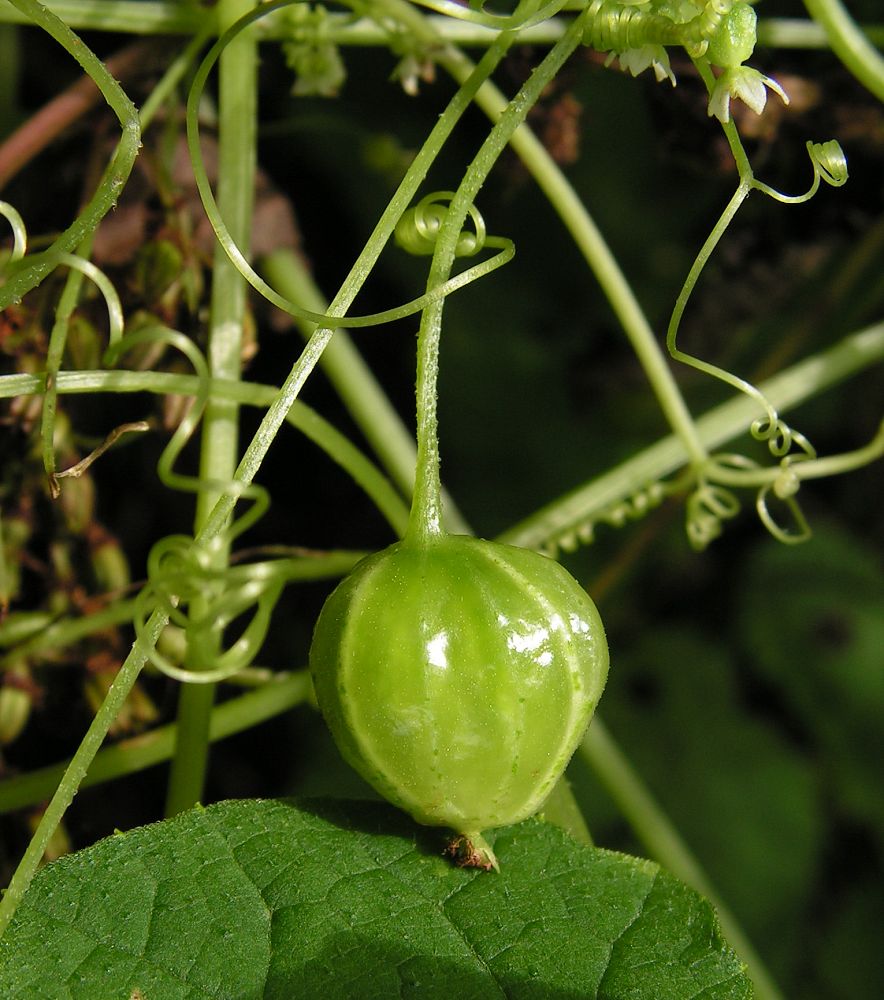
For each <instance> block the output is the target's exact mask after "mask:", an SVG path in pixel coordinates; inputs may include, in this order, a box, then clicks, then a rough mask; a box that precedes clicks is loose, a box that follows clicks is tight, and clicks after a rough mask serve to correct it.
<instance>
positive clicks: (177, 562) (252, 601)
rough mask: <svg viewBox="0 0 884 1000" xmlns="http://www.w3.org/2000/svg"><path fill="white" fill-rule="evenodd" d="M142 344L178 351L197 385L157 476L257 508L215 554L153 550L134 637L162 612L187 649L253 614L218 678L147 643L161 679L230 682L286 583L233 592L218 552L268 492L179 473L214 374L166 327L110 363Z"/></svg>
mask: <svg viewBox="0 0 884 1000" xmlns="http://www.w3.org/2000/svg"><path fill="white" fill-rule="evenodd" d="M142 343H160V344H165V345H167V346H170V347H174V348H175V349H176V350H178V351H180V352H181V353H182V354H184V356H185V357H186V358H187V359H188V361H189V362H190V363H191V365H192V366H193V369H194V372H195V374H196V376H197V378H198V380H199V389H198V392H197V395H196V396H195V398H194V400H193V404H192V405H191V407H190V409H189V410H188V412H187V414H186V415H185V417H184V419H183V420H182V421H181V423H180V424H179V425H178V427H177V428H176V429H175V432H174V434H173V435H172V437H171V439H170V440H169V442H168V444H167V445H166V447H165V448H164V449H163V453H162V455H161V456H160V459H159V462H158V463H157V475H158V476H159V478H160V480H161V482H162V483H163V484H164V485H165V486H167V487H168V488H169V489H174V490H183V491H186V492H190V493H197V492H199V491H200V490H204V489H210V490H224V491H226V492H227V493H229V494H232V495H234V496H236V497H238V498H248V499H250V500H252V501H253V503H252V506H251V507H250V508H249V509H248V510H247V511H246V512H245V513H244V514H242V515H241V516H240V517H239V518H238V519H237V520H236V521H234V522H233V523H232V524H230V525H229V526H228V527H227V528H226V530H225V531H224V532H222V533H221V535H219V536H218V538H217V539H215V541H214V542H213V544H212V545H211V546H201V545H197V544H196V543H195V541H194V539H193V538H191V537H189V536H185V535H172V536H169V537H167V538H164V539H161V540H160V541H159V542H157V544H156V545H155V546H154V547H153V549H152V550H151V552H150V554H149V556H148V563H147V576H148V583H147V586H146V587H144V588H143V590H142V591H141V593H140V594H139V595H138V597H137V598H136V601H135V616H134V626H135V633H136V636H138V637H139V638H146V635H147V630H148V623H149V620H150V618H151V615H152V614H153V613H154V612H155V611H157V610H159V611H160V612H161V613H162V614H164V615H167V616H168V617H169V620H170V622H171V623H172V624H173V625H176V626H178V627H179V628H181V629H183V630H184V632H185V634H186V636H187V638H188V641H189V642H190V641H193V642H194V643H199V642H200V641H203V640H204V638H205V635H206V634H207V633H210V632H212V630H213V629H219V628H220V629H224V628H226V627H227V626H228V625H229V624H230V623H231V622H233V621H234V620H236V619H238V618H239V617H241V616H242V615H244V614H245V613H246V612H247V611H248V610H249V609H250V608H253V607H254V611H253V613H252V617H251V619H250V620H249V622H248V624H247V625H246V626H245V627H244V628H243V630H242V632H241V634H240V636H239V638H238V639H237V640H236V641H235V642H234V643H233V644H232V645H231V646H230V647H229V648H228V649H226V650H224V651H223V652H221V653H219V655H218V657H217V659H216V667H215V668H214V669H212V670H198V671H191V670H187V669H185V668H182V667H180V666H178V665H177V664H175V663H173V662H172V661H171V660H170V659H169V658H168V657H166V656H165V655H164V654H163V653H161V652H160V651H159V650H157V649H155V648H151V645H150V644H148V643H147V642H145V648H149V649H150V650H151V651H150V653H149V654H148V658H149V659H150V661H151V663H153V664H154V666H156V667H157V668H158V669H159V670H161V671H162V672H163V673H166V674H168V675H169V676H170V677H174V678H175V679H177V680H180V681H193V682H197V683H210V682H214V681H220V680H224V679H226V678H228V677H230V676H232V675H233V674H235V673H237V672H238V671H240V670H242V669H243V668H244V667H245V666H247V665H248V664H249V663H250V662H251V659H252V658H253V657H254V656H255V655H256V653H257V652H258V650H259V649H260V647H261V644H262V643H263V641H264V637H265V636H266V633H267V629H268V627H269V624H270V615H271V613H272V610H273V607H274V605H275V604H276V602H277V600H278V599H279V595H280V593H281V592H282V587H283V581H282V580H280V579H278V578H276V577H271V578H266V579H261V580H254V579H252V580H247V581H245V582H243V583H237V584H236V586H234V587H231V586H230V571H229V568H224V569H216V568H215V567H214V566H213V564H212V557H211V553H212V551H213V550H214V549H215V548H216V547H218V546H225V547H226V546H228V545H229V544H230V542H231V541H232V540H233V539H234V538H236V537H237V536H239V535H241V534H242V533H243V532H244V531H246V530H247V529H248V528H249V527H251V526H252V525H253V524H254V523H255V522H256V521H257V520H258V519H259V518H260V517H261V516H262V515H263V514H264V512H265V511H266V510H267V508H268V506H269V503H270V500H269V495H268V493H267V491H266V490H265V489H264V488H263V487H261V486H259V485H257V484H255V483H252V484H250V485H246V484H244V483H242V482H239V481H231V482H216V481H214V480H207V479H201V478H197V477H194V476H187V475H183V474H182V473H179V472H176V471H175V469H174V465H175V462H176V460H177V459H178V456H179V455H180V454H181V451H182V450H183V448H184V446H185V445H186V444H187V442H188V441H189V440H190V438H191V437H192V436H193V433H194V431H195V430H196V428H197V426H198V424H199V422H200V420H201V419H202V415H203V411H204V410H205V406H206V402H207V400H208V395H209V384H210V380H209V372H208V365H207V363H206V359H205V358H204V357H203V355H202V352H201V351H200V350H199V349H198V348H197V347H196V346H195V345H194V343H193V342H192V341H191V340H189V339H188V338H187V337H185V336H184V334H182V333H179V332H178V331H177V330H170V329H168V328H166V327H149V328H145V329H141V330H137V331H135V332H133V333H130V334H128V335H127V336H125V337H124V338H123V339H122V340H120V341H119V342H117V343H116V344H115V345H113V346H112V347H111V348H109V350H108V352H107V356H106V360H107V361H108V363H110V364H114V363H116V362H117V360H118V359H119V357H120V356H121V354H122V353H123V352H125V351H126V350H128V349H130V348H131V347H133V346H135V345H136V344H142ZM194 601H198V602H199V606H200V608H201V611H202V613H201V614H200V615H199V616H198V617H192V616H191V615H189V614H188V613H187V610H188V609H189V607H190V605H191V603H192V602H194Z"/></svg>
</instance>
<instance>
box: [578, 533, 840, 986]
mask: <svg viewBox="0 0 884 1000" xmlns="http://www.w3.org/2000/svg"><path fill="white" fill-rule="evenodd" d="M766 544H770V546H771V547H774V543H766ZM737 680H738V666H737V663H736V662H735V660H734V657H733V656H732V655H731V651H730V648H729V646H728V644H727V643H726V642H725V641H722V638H721V636H720V635H717V636H710V637H706V636H703V635H702V634H697V633H696V630H693V631H689V630H687V629H685V628H677V627H674V626H673V627H668V628H667V627H658V628H657V629H655V630H653V631H651V630H648V632H647V633H646V634H643V635H640V636H637V637H636V638H635V641H634V643H633V645H631V646H630V647H627V648H624V647H623V646H621V647H620V648H618V652H617V657H616V663H615V666H614V669H613V671H612V674H611V679H610V681H609V684H608V689H607V690H606V692H605V697H604V700H603V703H602V705H603V709H604V717H605V722H606V723H607V724H608V725H609V727H610V729H611V731H612V733H613V734H614V735H615V737H616V738H617V739H618V741H620V742H621V743H622V745H623V748H624V750H625V752H626V753H627V754H628V756H629V759H630V760H631V761H632V763H633V764H634V765H635V767H636V768H637V769H638V771H639V773H640V774H641V775H642V777H643V778H644V779H645V780H646V781H647V782H648V784H649V786H650V788H651V789H652V791H653V793H654V795H655V796H656V797H657V798H658V799H659V801H660V802H661V804H662V806H663V808H664V809H665V811H666V814H667V815H668V816H669V817H670V818H671V819H672V821H673V822H674V823H675V826H676V828H677V829H678V830H679V832H680V833H681V834H682V836H684V838H685V839H686V841H687V843H688V844H689V845H690V847H691V849H692V851H693V852H694V853H695V854H696V856H697V857H698V859H699V861H700V863H701V864H702V866H703V868H704V869H705V870H706V871H707V872H708V874H709V876H710V878H711V881H712V884H713V885H714V886H715V887H716V889H717V890H718V892H719V893H720V894H721V897H722V898H723V899H724V900H726V901H727V903H728V905H729V907H730V908H732V909H733V911H734V912H735V913H736V915H737V918H738V919H739V920H740V922H741V924H742V925H743V926H744V928H745V930H746V932H747V933H748V935H749V937H750V939H751V940H753V941H754V942H756V943H757V944H758V946H760V947H761V948H762V949H763V952H764V955H765V959H766V960H767V961H770V962H772V964H773V965H774V968H775V969H776V972H777V974H778V975H779V976H780V977H782V978H783V979H784V981H788V979H789V977H790V976H792V975H793V973H794V968H793V962H794V958H793V956H796V955H804V953H805V952H806V938H805V937H804V936H803V934H802V930H801V925H800V922H799V921H800V919H801V917H802V914H803V913H804V912H805V911H806V908H807V906H808V904H809V902H810V899H811V894H812V892H813V886H814V878H815V877H816V872H817V870H818V866H819V864H820V863H821V857H822V851H823V835H824V825H823V814H822V810H821V807H820V801H819V789H818V786H817V783H816V779H815V776H814V771H813V766H812V764H811V762H810V761H808V760H806V759H805V758H804V757H803V756H802V755H801V753H800V752H799V751H798V750H796V749H795V748H794V747H792V746H790V744H789V742H788V741H787V740H786V739H784V738H783V737H782V736H781V735H780V734H778V732H777V730H776V729H775V728H774V727H772V726H770V725H769V724H768V723H767V721H766V720H765V719H764V718H757V717H754V716H753V715H751V714H749V713H748V712H747V711H746V709H745V706H744V704H743V703H742V700H741V696H740V692H739V687H738V684H737ZM574 777H575V780H581V775H580V773H579V772H578V773H577V774H576V775H575V776H574ZM591 788H592V786H590V787H584V788H582V789H581V790H580V791H579V793H578V794H579V799H580V801H581V804H585V805H586V810H585V811H586V812H587V814H588V820H589V824H590V828H591V829H592V830H593V831H594V832H595V833H596V835H597V836H598V837H599V838H605V839H606V840H607V841H608V842H610V840H611V838H612V837H613V836H614V834H615V831H616V826H615V825H614V824H616V823H618V822H622V821H620V820H619V819H613V817H611V818H607V819H606V818H605V817H604V816H603V815H602V813H601V809H600V802H601V795H602V793H601V791H600V790H595V791H593V790H591Z"/></svg>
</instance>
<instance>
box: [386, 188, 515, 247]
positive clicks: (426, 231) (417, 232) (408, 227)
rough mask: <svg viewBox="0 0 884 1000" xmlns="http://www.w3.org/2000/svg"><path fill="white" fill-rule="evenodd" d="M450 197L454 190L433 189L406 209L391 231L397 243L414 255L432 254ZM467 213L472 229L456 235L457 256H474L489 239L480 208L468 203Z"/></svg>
mask: <svg viewBox="0 0 884 1000" xmlns="http://www.w3.org/2000/svg"><path fill="white" fill-rule="evenodd" d="M453 197H454V192H453V191H434V192H433V193H432V194H428V195H427V196H426V197H425V198H421V200H420V201H419V202H418V203H417V204H416V205H415V206H414V207H413V208H410V209H408V211H407V212H405V213H404V214H403V216H402V218H401V219H400V220H399V222H398V223H397V224H396V229H395V231H394V234H393V235H394V238H395V240H396V245H397V246H398V247H400V248H401V249H403V250H405V251H406V252H407V253H411V254H415V255H416V256H425V257H430V256H432V255H433V253H434V252H435V249H436V240H437V239H438V237H439V230H440V229H441V228H442V223H443V222H444V221H445V217H446V216H447V215H448V204H449V203H450V202H451V199H452V198H453ZM469 214H470V219H471V220H472V223H473V226H474V227H475V231H474V232H470V231H469V230H468V229H465V230H463V231H462V232H461V233H460V234H459V235H458V237H457V245H456V248H455V256H456V257H473V256H474V255H475V254H477V253H479V251H480V250H482V248H483V247H484V246H485V245H486V243H487V242H488V235H487V232H486V229H485V220H484V219H483V218H482V216H481V214H480V213H479V210H478V209H477V208H476V207H475V206H473V205H471V206H470V209H469ZM491 240H492V241H493V242H492V243H491V245H492V246H501V245H506V244H508V243H509V241H508V240H504V241H500V240H498V239H497V238H496V237H491Z"/></svg>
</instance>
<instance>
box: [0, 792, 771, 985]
mask: <svg viewBox="0 0 884 1000" xmlns="http://www.w3.org/2000/svg"><path fill="white" fill-rule="evenodd" d="M443 846H444V834H443V833H442V832H440V831H438V830H429V829H427V828H422V827H417V826H415V825H414V824H413V823H412V822H411V821H410V820H409V819H408V818H407V817H406V816H404V814H401V813H399V812H397V811H396V810H393V809H392V808H391V807H389V806H387V805H386V804H376V803H359V804H356V803H352V802H351V803H332V802H328V801H319V800H315V801H304V802H302V803H300V804H298V805H294V804H291V803H287V802H279V801H277V802H268V801H242V802H225V803H221V804H220V805H217V806H212V807H211V808H208V809H197V810H194V811H193V812H190V813H186V814H183V815H181V816H179V817H176V818H174V819H172V820H168V821H166V822H163V823H158V824H155V825H153V826H148V827H143V828H140V829H138V830H134V831H132V832H131V833H125V834H117V835H116V836H114V837H110V838H108V839H107V840H104V841H101V842H100V843H98V844H96V845H95V846H94V847H92V848H90V849H88V850H85V851H81V852H80V853H78V854H74V855H71V856H69V857H67V858H63V859H62V860H60V861H57V862H55V863H53V864H51V865H49V866H47V868H45V869H44V870H43V871H42V872H41V873H40V875H38V877H37V878H36V879H35V881H34V883H33V885H32V887H31V890H30V892H29V893H28V895H27V897H26V898H25V901H24V902H23V904H22V906H21V907H20V908H19V910H18V912H17V914H16V917H15V920H14V922H13V923H12V925H11V926H10V928H9V930H8V932H7V934H6V935H5V937H4V938H3V940H2V941H0V995H2V996H4V997H12V996H15V997H37V996H39V997H41V998H44V997H45V998H47V1000H53V998H61V997H65V998H69V997H78V998H87V1000H104V998H108V1000H110V998H112V997H113V998H117V997H120V998H128V997H129V996H130V994H131V993H132V992H133V991H134V990H136V989H137V990H138V991H140V994H141V995H142V996H143V997H144V998H145V1000H178V998H187V1000H198V998H199V1000H202V998H214V1000H222V998H223V1000H240V998H253V997H278V998H281V1000H291V998H293V997H309V996H317V995H320V996H323V997H324V998H328V1000H334V998H350V997H352V998H354V1000H355V998H359V1000H373V998H377V1000H384V998H389V997H415V998H420V1000H433V998H445V1000H450V998H451V997H458V998H464V1000H469V998H475V1000H485V998H488V1000H491V998H501V997H507V998H526V1000H529V998H541V997H542V998H545V1000H547V998H548V1000H579V998H594V997H598V998H600V1000H601V998H604V1000H619V998H623V1000H626V998H629V1000H642V998H647V1000H691V998H694V997H696V998H699V997H702V998H703V1000H744V998H749V997H751V995H752V992H751V987H750V985H749V983H748V980H747V979H746V978H745V976H744V974H743V972H742V969H741V967H740V964H739V962H738V961H737V959H736V958H735V956H734V955H733V954H732V953H731V952H730V951H729V949H728V948H727V947H726V945H724V943H723V942H722V940H721V937H720V934H719V931H718V926H717V923H716V920H715V916H714V913H713V911H712V909H711V907H710V906H709V904H708V903H706V902H705V900H703V899H701V898H700V897H699V896H698V895H696V893H694V892H692V891H691V890H689V889H687V888H686V887H685V886H683V885H682V884H681V883H679V882H677V881H676V880H675V879H673V878H672V877H671V876H669V875H667V874H666V873H665V872H663V871H661V870H660V869H659V868H658V867H657V866H656V865H654V864H652V863H651V862H648V861H642V860H638V859H636V858H630V857H626V856H624V855H620V854H614V853H612V852H608V851H602V850H597V849H590V848H585V847H581V846H579V845H577V844H575V843H574V842H573V841H571V840H569V839H568V838H567V837H566V836H565V834H563V833H562V832H561V831H560V830H558V829H557V828H555V827H552V826H550V825H548V824H545V823H543V822H541V821H539V820H530V821H528V822H526V823H522V824H519V825H517V826H513V827H508V828H505V829H503V830H500V831H498V833H497V836H496V838H494V846H495V850H496V852H497V856H498V858H499V860H500V863H501V868H502V874H500V875H496V874H493V873H486V872H478V871H475V870H472V871H468V870H463V869H458V868H455V867H453V866H452V865H451V864H450V863H449V862H448V861H446V860H445V859H443V857H442V856H441V851H442V848H443ZM136 995H137V994H136Z"/></svg>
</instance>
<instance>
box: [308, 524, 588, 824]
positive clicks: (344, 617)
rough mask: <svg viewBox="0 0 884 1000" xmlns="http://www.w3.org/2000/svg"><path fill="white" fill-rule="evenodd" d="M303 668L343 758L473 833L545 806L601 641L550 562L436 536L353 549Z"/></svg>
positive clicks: (579, 592)
mask: <svg viewBox="0 0 884 1000" xmlns="http://www.w3.org/2000/svg"><path fill="white" fill-rule="evenodd" d="M310 669H311V671H312V674H313V681H314V685H315V688H316V696H317V699H318V701H319V706H320V708H321V709H322V712H323V715H324V716H325V718H326V721H327V722H328V725H329V728H330V729H331V732H332V735H333V736H334V739H335V742H336V743H337V745H338V747H339V748H340V750H341V753H342V754H343V756H344V757H345V758H346V760H347V761H349V763H350V764H351V765H352V766H353V767H354V768H355V769H356V770H357V771H358V772H359V773H360V774H361V775H362V776H363V777H364V778H365V779H366V780H367V781H368V782H369V783H370V784H371V785H372V786H374V788H375V789H377V791H379V792H380V793H381V794H382V795H384V796H385V797H386V798H387V799H389V800H390V801H391V802H393V803H395V804H396V805H398V806H400V807H401V808H402V809H404V810H406V811H407V812H409V813H410V814H411V815H412V816H413V817H414V818H415V819H416V820H417V821H418V822H420V823H424V824H427V825H430V826H447V827H451V828H452V829H454V830H455V831H457V832H459V833H461V834H465V835H467V836H474V835H478V834H480V833H481V831H482V830H485V829H489V828H491V827H496V826H503V825H505V824H509V823H515V822H518V821H519V820H522V819H525V818H526V817H528V816H530V815H532V814H533V813H535V812H536V811H537V810H538V809H539V808H540V806H541V805H542V804H543V801H544V799H545V798H546V797H547V795H548V794H549V792H550V791H551V790H552V788H553V785H554V784H555V782H556V781H557V779H558V778H559V776H560V775H561V774H562V772H563V771H564V769H565V766H566V765H567V763H568V761H569V759H570V758H571V755H572V754H573V752H574V750H575V749H576V747H577V744H578V743H579V741H580V739H581V738H582V736H583V734H584V732H585V730H586V726H587V724H588V723H589V719H590V717H591V715H592V713H593V710H594V709H595V706H596V704H597V703H598V700H599V697H600V696H601V693H602V689H603V687H604V684H605V679H606V677H607V672H608V647H607V643H606V641H605V634H604V629H603V627H602V623H601V619H600V618H599V614H598V611H597V610H596V607H595V605H594V604H593V603H592V601H591V600H590V599H589V597H588V596H587V594H586V592H585V591H584V590H583V589H582V588H581V587H580V586H579V585H578V584H577V583H576V581H575V580H574V579H573V578H572V577H571V576H570V575H569V574H568V573H567V571H566V570H564V569H563V568H562V567H561V566H560V565H559V564H558V563H556V562H554V561H553V560H552V559H548V558H546V557H545V556H541V555H539V554H538V553H536V552H531V551H528V550H527V549H519V548H514V547H512V546H509V545H499V544H497V543H494V542H486V541H481V540H479V539H476V538H471V537H468V536H463V535H445V536H442V537H441V538H438V539H434V540H432V541H430V542H429V543H428V544H426V545H415V544H409V543H407V542H399V543H397V544H396V545H393V546H391V547H390V548H388V549H385V550H384V551H383V552H379V553H377V554H375V555H373V556H370V557H368V558H367V559H365V560H363V561H362V562H361V563H360V564H359V565H358V566H357V567H356V568H355V569H354V571H353V572H352V573H351V575H350V576H349V577H347V578H346V579H345V580H344V581H343V582H342V583H341V584H340V585H339V586H338V587H337V589H336V590H335V591H334V592H333V593H332V594H331V596H330V597H329V598H328V600H327V601H326V604H325V606H324V607H323V609H322V612H321V614H320V616H319V620H318V622H317V624H316V630H315V633H314V636H313V645H312V647H311V650H310Z"/></svg>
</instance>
